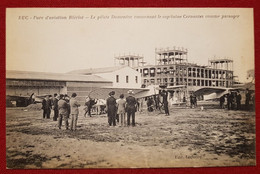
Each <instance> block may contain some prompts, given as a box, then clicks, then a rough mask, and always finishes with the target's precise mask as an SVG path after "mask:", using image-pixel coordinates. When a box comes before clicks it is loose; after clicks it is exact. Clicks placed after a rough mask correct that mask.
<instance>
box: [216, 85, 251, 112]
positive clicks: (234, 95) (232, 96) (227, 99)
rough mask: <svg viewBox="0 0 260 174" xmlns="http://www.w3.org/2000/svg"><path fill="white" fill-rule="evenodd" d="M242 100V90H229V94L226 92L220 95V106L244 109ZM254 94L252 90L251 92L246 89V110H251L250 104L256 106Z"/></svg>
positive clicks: (222, 107) (230, 108)
mask: <svg viewBox="0 0 260 174" xmlns="http://www.w3.org/2000/svg"><path fill="white" fill-rule="evenodd" d="M241 100H242V96H241V94H240V91H229V93H228V94H225V95H223V96H221V97H220V99H219V102H220V108H221V109H225V108H227V109H228V110H242V107H241ZM254 101H255V99H254V95H252V92H250V91H249V90H248V89H247V90H246V94H245V108H244V110H250V105H251V104H252V105H253V108H254Z"/></svg>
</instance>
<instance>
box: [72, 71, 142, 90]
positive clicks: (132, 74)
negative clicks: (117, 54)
mask: <svg viewBox="0 0 260 174" xmlns="http://www.w3.org/2000/svg"><path fill="white" fill-rule="evenodd" d="M69 73H71V74H81V75H98V76H100V77H102V78H104V79H107V80H109V81H112V82H113V87H114V88H141V74H140V73H139V72H138V71H136V70H135V69H133V68H131V67H129V66H115V67H106V68H94V69H92V68H91V69H82V70H75V71H71V72H69Z"/></svg>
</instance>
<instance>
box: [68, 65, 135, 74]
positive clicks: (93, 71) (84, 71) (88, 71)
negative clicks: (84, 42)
mask: <svg viewBox="0 0 260 174" xmlns="http://www.w3.org/2000/svg"><path fill="white" fill-rule="evenodd" d="M125 67H128V66H113V67H105V68H90V69H80V70H75V71H70V72H68V73H70V74H84V75H90V74H98V73H108V72H113V71H116V70H119V69H122V68H125ZM129 68H130V67H129Z"/></svg>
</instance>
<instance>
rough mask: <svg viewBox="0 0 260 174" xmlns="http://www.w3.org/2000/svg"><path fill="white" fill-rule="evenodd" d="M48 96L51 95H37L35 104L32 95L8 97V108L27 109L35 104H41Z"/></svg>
mask: <svg viewBox="0 0 260 174" xmlns="http://www.w3.org/2000/svg"><path fill="white" fill-rule="evenodd" d="M47 95H50V94H43V95H35V101H34V102H32V95H6V106H7V107H8V106H10V107H11V106H17V107H26V106H28V105H30V104H33V103H41V102H42V100H43V99H44V98H45V97H46V96H47Z"/></svg>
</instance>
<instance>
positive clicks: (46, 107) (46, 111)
mask: <svg viewBox="0 0 260 174" xmlns="http://www.w3.org/2000/svg"><path fill="white" fill-rule="evenodd" d="M42 109H43V118H45V117H46V118H47V119H50V115H51V100H50V96H49V95H47V96H46V97H45V98H44V99H43V101H42Z"/></svg>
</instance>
